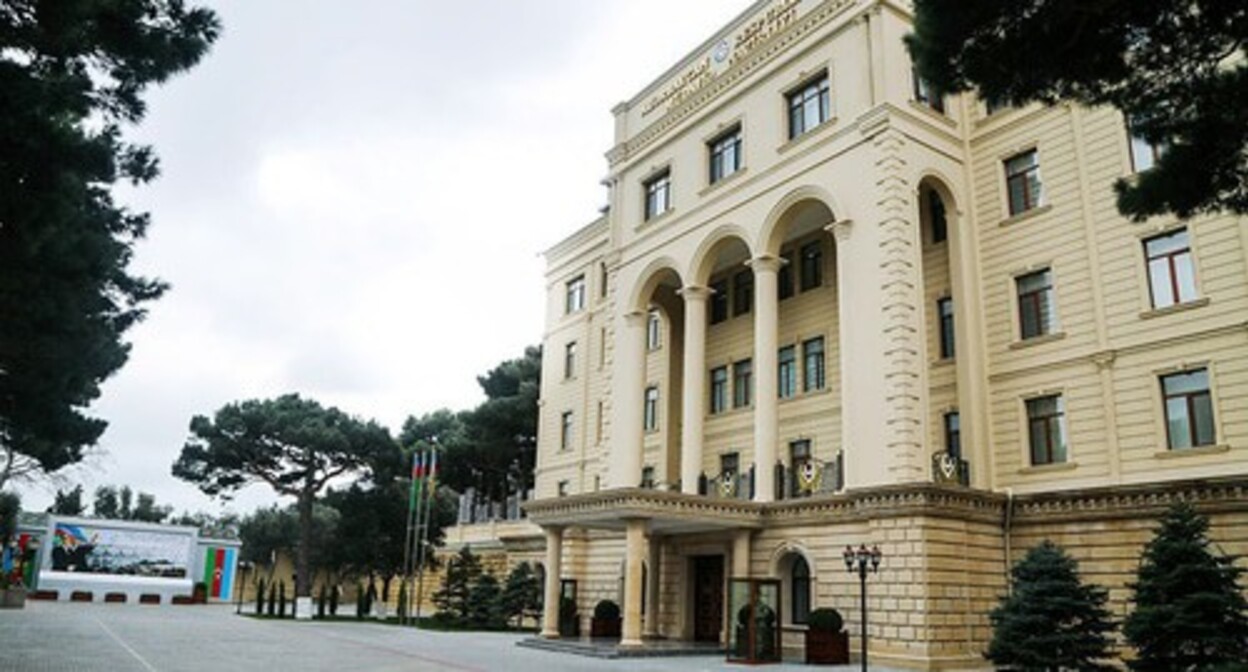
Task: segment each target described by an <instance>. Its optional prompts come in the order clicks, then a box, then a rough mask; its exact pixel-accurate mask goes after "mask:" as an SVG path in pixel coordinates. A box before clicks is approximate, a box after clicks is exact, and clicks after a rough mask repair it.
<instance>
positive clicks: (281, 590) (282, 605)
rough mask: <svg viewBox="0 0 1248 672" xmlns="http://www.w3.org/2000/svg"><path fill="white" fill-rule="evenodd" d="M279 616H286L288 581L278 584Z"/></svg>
mask: <svg viewBox="0 0 1248 672" xmlns="http://www.w3.org/2000/svg"><path fill="white" fill-rule="evenodd" d="M277 617H278V618H286V582H285V581H282V582H280V583H278V584H277Z"/></svg>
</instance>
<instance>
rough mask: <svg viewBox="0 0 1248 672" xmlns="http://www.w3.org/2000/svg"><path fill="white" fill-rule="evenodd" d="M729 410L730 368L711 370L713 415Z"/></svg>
mask: <svg viewBox="0 0 1248 672" xmlns="http://www.w3.org/2000/svg"><path fill="white" fill-rule="evenodd" d="M726 410H728V367H726V366H717V367H715V368H713V369H711V413H712V414H715V413H723V412H724V411H726Z"/></svg>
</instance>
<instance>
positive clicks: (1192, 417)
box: [1161, 369, 1217, 450]
mask: <svg viewBox="0 0 1248 672" xmlns="http://www.w3.org/2000/svg"><path fill="white" fill-rule="evenodd" d="M1161 393H1162V396H1163V398H1164V402H1163V403H1164V407H1165V414H1166V446H1167V447H1168V448H1170V449H1171V450H1182V449H1184V448H1196V447H1199V446H1211V445H1213V444H1214V443H1216V442H1217V432H1216V430H1215V429H1214V424H1213V396H1212V395H1211V394H1210V393H1209V370H1208V369H1194V370H1191V371H1183V372H1180V373H1172V374H1169V375H1165V376H1162V377H1161Z"/></svg>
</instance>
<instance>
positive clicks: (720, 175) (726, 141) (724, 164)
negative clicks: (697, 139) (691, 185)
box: [709, 126, 741, 184]
mask: <svg viewBox="0 0 1248 672" xmlns="http://www.w3.org/2000/svg"><path fill="white" fill-rule="evenodd" d="M709 147H710V153H711V165H710V181H711V184H715V183H716V182H719V181H720V180H722V179H724V178H725V177H728V176H730V175H732V174H733V173H735V172H737V171H738V170H741V127H740V126H735V127H733V128H732V129H731V130H729V131H728V132H727V133H724V134H723V135H720V136H719V137H717V138H715V139H714V140H712V141H711V144H710V146H709Z"/></svg>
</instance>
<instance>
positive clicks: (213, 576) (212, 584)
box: [204, 546, 237, 600]
mask: <svg viewBox="0 0 1248 672" xmlns="http://www.w3.org/2000/svg"><path fill="white" fill-rule="evenodd" d="M236 552H237V551H236V550H235V549H233V548H219V547H216V546H210V547H208V549H207V550H206V551H205V552H204V584H205V585H207V586H208V597H211V598H213V599H217V600H228V599H230V592H231V590H232V589H233V588H234V564H235V563H234V555H235V554H236Z"/></svg>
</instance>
